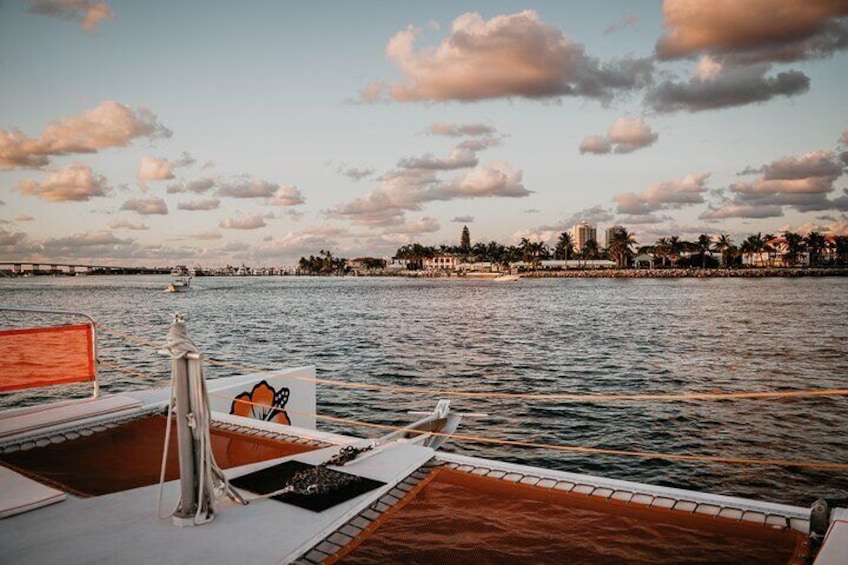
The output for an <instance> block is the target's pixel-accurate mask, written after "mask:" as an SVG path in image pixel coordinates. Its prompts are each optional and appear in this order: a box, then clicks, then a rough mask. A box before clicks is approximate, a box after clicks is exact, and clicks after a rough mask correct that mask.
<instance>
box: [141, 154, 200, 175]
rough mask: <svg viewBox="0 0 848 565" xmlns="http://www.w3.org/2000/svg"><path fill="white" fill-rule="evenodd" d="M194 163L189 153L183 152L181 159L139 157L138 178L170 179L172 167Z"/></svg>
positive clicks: (172, 172)
mask: <svg viewBox="0 0 848 565" xmlns="http://www.w3.org/2000/svg"><path fill="white" fill-rule="evenodd" d="M192 163H194V159H192V157H191V155H189V154H188V153H183V157H182V159H178V160H175V161H171V160H168V159H156V158H154V157H148V156H147V155H145V156H143V157H142V158H141V165H140V166H139V168H138V180H170V179H172V178H174V169H175V168H177V167H185V166H188V165H191V164H192Z"/></svg>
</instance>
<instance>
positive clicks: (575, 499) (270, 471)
mask: <svg viewBox="0 0 848 565" xmlns="http://www.w3.org/2000/svg"><path fill="white" fill-rule="evenodd" d="M0 310H7V311H13V310H17V311H20V309H13V308H2V307H0ZM42 314H44V312H43V311H42ZM60 314H61V315H62V316H68V315H72V314H71V313H68V312H62V313H60ZM57 336H61V339H58V340H57V339H56V338H57ZM32 340H34V342H35V346H38V345H39V344H40V345H41V346H45V345H49V344H54V345H57V347H50V348H48V352H47V353H45V351H42V350H39V349H41V348H39V347H33V348H29V347H24V344H25V342H29V341H32ZM165 341H166V345H165V347H164V348H163V351H162V352H160V353H163V354H164V355H167V356H168V357H170V358H171V359H170V364H171V374H172V387H171V388H156V389H149V390H136V391H127V392H121V393H118V394H113V395H100V394H99V393H98V390H97V386H96V383H97V371H96V362H95V360H96V359H97V358H98V357H97V352H96V334H95V325H94V323H93V321H92V320H90V318H87V317H86V318H84V322H83V323H77V324H66V325H62V326H51V327H44V328H36V329H30V330H29V331H27V332H20V331H12V330H3V331H0V354H3V355H4V359H6V360H11V361H9V362H8V363H7V364H6V365H4V366H3V369H2V372H0V391H9V390H13V389H20V388H21V387H24V386H27V385H32V384H46V383H48V382H50V380H51V375H52V377H54V378H53V380H54V381H55V380H61V381H66V380H82V381H86V382H92V383H93V384H94V395H93V396H92V397H91V398H88V399H83V400H70V401H64V402H59V403H53V404H48V405H42V406H31V407H25V408H15V409H9V410H6V411H5V412H2V413H0V518H2V519H0V547H2V555H3V560H4V561H6V562H9V563H19V564H29V563H63V564H73V563H204V564H205V563H292V562H294V563H334V562H337V561H341V562H345V563H348V562H350V563H363V562H371V563H401V562H403V563H438V562H444V561H447V560H452V561H455V562H494V561H498V562H506V561H513V562H548V563H566V562H574V561H580V562H631V561H632V560H634V559H637V558H638V560H639V562H652V563H654V562H656V563H679V562H695V561H697V562H701V563H710V562H715V563H719V562H722V563H724V562H728V563H744V562H755V563H760V562H778V563H793V564H795V563H797V564H800V563H806V562H809V561H811V560H812V559H813V558H814V559H815V563H816V565H835V564H837V563H839V564H842V565H844V563H845V556H846V555H848V510H846V509H843V508H835V509H832V510H830V509H828V508H827V506H826V504H824V503H823V502H817V503H816V505H814V507H813V508H801V507H796V506H790V505H785V504H775V503H768V502H761V501H754V500H748V499H743V498H736V497H728V496H719V495H713V494H708V493H701V492H694V491H687V490H681V489H674V488H667V487H659V486H653V485H647V484H640V483H634V482H628V481H622V480H615V479H610V478H602V477H595V476H590V475H584V474H578V473H570V472H563V471H554V470H548V469H543V468H539V467H531V466H526V465H517V464H511V463H504V462H499V461H495V460H490V459H482V458H477V457H469V456H465V455H461V454H453V453H446V452H443V451H439V450H438V448H439V447H440V446H441V445H442V444H443V443H444V442H445V441H449V440H450V438H451V437H452V436H455V435H456V433H457V432H456V430H457V428H458V426H459V425H460V423H461V421H462V419H463V416H464V415H463V414H461V413H457V412H455V411H454V410H452V409H451V406H450V403H449V402H448V401H447V400H440V401H438V403H437V404H436V406H435V408H434V409H433V410H432V412H429V413H425V414H421V413H419V414H417V415H415V417H417V418H418V419H417V420H416V421H414V422H412V423H410V424H409V425H406V426H398V427H393V426H374V425H372V429H379V430H382V433H384V435H382V436H381V437H377V438H370V439H369V438H360V437H352V436H348V435H340V434H335V433H329V432H326V431H320V430H318V429H316V419H317V418H319V417H320V416H319V415H318V414H317V413H316V407H315V385H316V375H315V369H314V368H313V367H299V368H294V369H288V370H279V371H272V372H262V373H254V374H245V375H238V376H233V377H227V378H221V379H215V380H211V381H208V382H206V381H205V379H204V378H203V374H202V364H203V362H204V358H203V356H202V354H201V353H200V352H199V351H198V350H197V348H196V346H194V344H193V343H192V342H191V340H190V338H189V336H188V333H187V329H186V325H185V322H184V320H183V319H182V318H181V317H177V318H176V319H175V321H174V324H173V325H172V326H171V328H170V331H169V332H168V336H167V338H166V340H165ZM74 344H76V345H74ZM75 347H78V348H79V349H80V351H78V352H76V353H74V351H73V349H74V348H75ZM12 352H15V355H17V358H16V357H15V355H13V353H12ZM57 359H58V360H59V361H60V363H59V364H58V365H57V363H56V360H57ZM24 366H26V367H28V368H29V369H28V371H29V372H30V373H32V375H30V374H29V373H26V372H23V371H21V370H20V368H21V367H24ZM58 366H61V367H63V368H64V369H63V370H62V371H61V372H59V371H57V367H58ZM10 367H11V369H10ZM71 368H73V371H72V370H71ZM57 376H58V377H60V378H58V379H56V378H55V377H57ZM169 416H172V417H169ZM335 420H340V419H338V418H335ZM172 427H173V428H174V429H175V431H173V432H172V431H171V428H172ZM172 435H175V436H176V438H177V440H176V441H169V439H168V438H169V437H170V436H172ZM166 444H167V445H169V446H170V451H168V450H166V451H165V453H168V455H167V457H166V459H167V460H168V461H167V464H166V462H162V455H163V450H162V448H163V445H166ZM160 463H161V468H160ZM160 474H161V479H160ZM157 501H158V505H159V510H158V512H157ZM175 503H176V504H175ZM165 507H167V508H174V510H173V511H168V512H165V511H164V508H165ZM163 513H164V514H165V515H164V516H163V515H162V514H163ZM652 552H653V553H652Z"/></svg>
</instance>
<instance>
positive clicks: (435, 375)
mask: <svg viewBox="0 0 848 565" xmlns="http://www.w3.org/2000/svg"><path fill="white" fill-rule="evenodd" d="M167 282H168V278H167V277H85V278H56V279H54V278H50V279H47V278H42V279H29V280H15V281H0V303H3V304H16V305H31V306H43V307H47V306H50V307H54V308H65V309H78V310H83V311H86V312H88V313H90V314H92V315H93V316H94V317H95V318H96V319H97V320H98V321H100V322H101V323H102V324H103V325H104V326H105V327H106V329H110V328H111V329H115V330H118V331H120V332H129V333H131V334H132V335H134V336H137V337H138V338H141V339H142V340H144V341H147V342H154V343H161V342H162V341H163V340H164V337H165V334H166V333H167V329H168V324H169V322H170V315H171V313H173V312H175V311H178V310H179V311H184V312H188V313H189V316H190V320H189V331H190V334H191V335H192V337H193V338H194V340H195V342H197V344H198V345H199V346H200V347H201V349H202V350H203V351H204V352H206V354H207V355H208V356H210V357H213V358H217V359H223V360H227V361H230V362H232V363H239V364H244V365H250V366H255V367H259V368H262V369H270V368H278V367H284V366H296V365H303V364H312V365H315V366H316V367H317V370H318V374H319V376H321V377H326V378H332V379H344V380H347V381H359V382H368V383H380V384H390V385H397V386H427V387H433V388H452V389H462V390H475V391H497V392H521V393H526V392H534V393H595V394H599V393H603V394H613V393H636V392H639V393H672V394H676V393H685V392H693V391H750V390H755V391H761V390H774V389H806V388H843V387H845V385H846V381H848V279H846V278H821V279H818V278H817V279H756V280H755V279H707V280H694V279H691V280H690V279H676V280H652V279H638V280H630V279H540V280H523V281H520V282H518V283H507V284H503V283H495V282H492V281H457V280H438V279H436V280H433V279H396V278H389V279H387V278H379V279H368V278H345V279H336V278H332V279H331V278H307V277H303V278H199V279H195V280H194V281H193V283H192V290H191V291H190V292H189V293H187V294H184V295H181V294H176V295H175V294H166V293H163V292H162V289H163V288H164V287H165V286H166V284H167ZM99 346H100V356H101V357H102V358H103V359H104V360H105V361H109V362H111V363H120V364H122V365H125V366H128V367H131V368H133V369H134V370H136V371H138V372H141V373H144V374H145V375H149V376H148V377H144V376H139V375H135V376H130V375H126V374H123V373H118V372H114V371H109V370H104V371H103V372H102V374H101V378H102V382H103V383H104V386H103V388H104V390H105V391H107V392H113V391H119V390H126V389H130V388H143V387H146V386H150V384H151V383H156V384H165V383H166V382H167V379H168V378H169V372H168V371H169V365H168V362H167V361H166V360H163V359H161V358H159V357H157V356H156V354H155V352H154V351H153V348H151V347H140V346H139V345H138V344H136V343H131V342H128V341H127V340H126V339H124V338H119V337H116V335H114V334H111V335H110V334H109V333H108V332H106V331H104V332H102V333H101V338H100V342H99ZM207 374H208V375H209V377H210V378H215V377H220V376H226V375H230V374H233V371H232V370H231V369H223V368H220V367H209V368H208V371H207ZM39 394H42V393H39ZM38 398H39V397H38V395H37V394H36V395H33V394H32V393H27V394H14V395H6V396H0V405H10V404H21V403H28V402H32V401H34V400H36V399H38ZM435 401H436V398H435V397H427V396H425V395H420V394H418V395H398V394H390V393H375V392H364V391H363V392H357V391H350V390H346V389H338V388H330V387H326V386H320V387H319V391H318V408H319V412H321V413H323V414H328V415H332V416H339V417H344V418H355V419H358V420H366V421H371V422H378V423H388V424H397V423H401V422H404V421H408V417H407V416H405V411H406V410H422V409H427V408H430V407H432V406H434V405H435ZM453 404H454V406H456V407H457V408H459V409H461V410H466V411H473V412H485V413H487V414H488V416H487V417H484V418H475V419H467V420H465V421H464V422H463V424H462V428H461V431H462V432H463V433H467V434H474V435H484V436H489V437H495V438H507V439H517V440H525V441H532V442H545V443H554V444H566V445H585V446H592V447H603V448H610V449H624V450H640V451H654V452H664V453H680V454H709V455H719V456H727V457H745V458H768V459H789V460H793V461H812V460H815V461H835V462H842V463H845V462H848V398H846V397H838V398H824V397H821V398H808V399H786V400H741V401H720V402H716V401H712V402H706V401H687V402H666V403H645V402H639V403H637V402H621V401H620V402H608V403H603V404H595V403H585V402H580V403H575V402H562V401H542V400H536V401H515V400H510V401H500V400H499V401H493V400H486V399H479V398H478V399H467V400H466V399H455V400H453ZM323 427H325V428H326V429H332V430H336V431H346V432H351V433H358V434H366V435H367V434H370V433H371V432H369V431H368V430H365V431H363V430H362V429H353V428H345V427H339V426H328V425H323ZM443 449H447V450H456V451H462V452H464V453H468V454H473V455H480V456H486V457H497V458H501V459H505V460H510V461H515V462H521V463H526V464H531V465H542V466H546V467H553V468H557V469H563V470H569V471H576V472H585V473H592V474H597V475H604V476H609V477H615V478H620V479H628V480H636V481H643V482H648V483H654V484H662V485H669V486H677V487H681V488H690V489H697V490H706V491H711V492H716V493H721V494H731V495H738V496H747V497H751V498H757V499H762V500H773V501H780V502H787V503H792V504H799V505H809V504H810V503H812V501H813V500H815V499H816V498H818V497H826V498H828V499H830V500H832V501H836V502H840V503H841V504H842V505H846V504H848V473H845V472H837V471H820V470H801V469H797V468H776V467H749V466H729V465H719V464H706V463H703V464H701V463H699V464H694V463H677V462H669V461H663V460H657V459H648V460H645V459H635V458H620V457H610V456H594V455H593V456H588V455H586V456H583V455H581V456H578V455H575V454H568V453H563V452H551V451H547V450H536V449H525V448H513V447H503V446H491V445H483V444H470V443H463V444H458V443H457V444H448V445H446V446H445V447H444V448H443Z"/></svg>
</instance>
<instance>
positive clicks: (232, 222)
mask: <svg viewBox="0 0 848 565" xmlns="http://www.w3.org/2000/svg"><path fill="white" fill-rule="evenodd" d="M219 225H220V227H222V228H224V229H228V230H255V229H259V228H264V227H265V226H266V225H267V224H266V223H265V216H263V215H262V214H244V215H241V216H237V217H235V218H224V219H223V220H221V223H220V224H219Z"/></svg>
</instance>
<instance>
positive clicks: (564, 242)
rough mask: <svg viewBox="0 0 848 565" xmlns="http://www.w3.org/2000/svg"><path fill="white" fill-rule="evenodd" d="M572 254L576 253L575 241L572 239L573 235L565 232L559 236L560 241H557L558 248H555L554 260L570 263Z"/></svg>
mask: <svg viewBox="0 0 848 565" xmlns="http://www.w3.org/2000/svg"><path fill="white" fill-rule="evenodd" d="M572 253H574V241H573V240H572V238H571V234H570V233H568V232H567V231H564V232H562V233H561V234H559V239H557V243H556V247H555V248H554V258H555V259H564V260H566V261H568V260H569V259H570V258H571V254H572Z"/></svg>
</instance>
